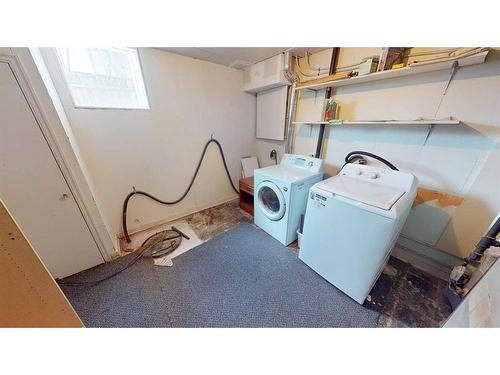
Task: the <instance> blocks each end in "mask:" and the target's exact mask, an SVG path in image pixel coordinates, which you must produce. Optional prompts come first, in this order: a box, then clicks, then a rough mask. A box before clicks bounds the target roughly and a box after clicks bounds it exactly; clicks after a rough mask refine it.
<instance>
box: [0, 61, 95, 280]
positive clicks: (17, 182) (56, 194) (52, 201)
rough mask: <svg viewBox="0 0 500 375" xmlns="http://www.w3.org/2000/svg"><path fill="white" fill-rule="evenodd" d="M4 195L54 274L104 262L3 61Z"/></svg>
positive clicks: (0, 136)
mask: <svg viewBox="0 0 500 375" xmlns="http://www.w3.org/2000/svg"><path fill="white" fill-rule="evenodd" d="M0 199H1V200H2V201H3V203H4V204H5V206H6V207H7V208H8V210H9V211H10V213H11V214H12V216H13V217H14V219H15V220H16V222H17V224H18V225H19V227H20V228H21V229H22V231H23V232H24V234H25V236H26V237H27V239H28V241H29V242H30V243H31V245H32V246H33V248H34V249H35V251H36V252H37V253H38V255H39V256H40V258H41V259H42V261H43V262H44V264H45V266H46V267H47V268H48V269H49V271H50V273H51V274H52V276H54V277H64V276H68V275H71V274H74V273H76V272H79V271H82V270H84V269H87V268H90V267H93V266H95V265H97V264H100V263H103V262H104V259H103V257H102V255H101V253H100V252H99V249H98V247H97V244H96V242H95V240H94V238H93V237H92V234H91V233H90V230H89V228H88V226H87V223H86V222H85V220H84V218H83V216H82V213H81V212H80V209H79V207H78V205H77V204H76V202H75V200H74V197H73V194H72V192H71V190H70V189H69V187H68V184H67V183H66V180H65V179H64V177H63V174H62V172H61V170H60V169H59V166H58V164H57V162H56V160H55V159H54V156H53V154H52V152H51V150H50V148H49V146H48V144H47V141H46V139H45V138H44V135H43V133H42V131H41V129H40V127H39V124H38V122H37V120H36V118H35V117H34V115H33V113H32V111H31V108H30V106H29V104H28V102H27V100H26V98H25V96H24V94H23V92H22V90H21V87H20V86H19V83H18V82H17V80H16V77H15V76H14V74H13V72H12V70H11V68H10V66H9V64H7V63H3V62H2V63H0Z"/></svg>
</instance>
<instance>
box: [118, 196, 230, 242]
mask: <svg viewBox="0 0 500 375" xmlns="http://www.w3.org/2000/svg"><path fill="white" fill-rule="evenodd" d="M236 199H238V196H234V195H233V196H232V197H225V198H222V199H218V200H215V201H212V202H209V203H207V204H205V205H201V206H199V207H196V208H195V209H193V210H188V211H185V212H183V213H180V214H177V215H172V216H168V217H166V218H165V219H162V220H159V221H155V222H152V223H148V224H144V225H141V226H140V227H137V228H134V229H133V230H131V231H129V235H130V236H132V235H133V234H135V233H139V232H142V231H144V230H146V229H150V228H153V227H157V226H160V225H164V224H166V223H170V222H171V221H175V220H179V219H182V218H183V217H186V216H189V215H192V214H194V213H196V212H200V211H203V210H206V209H207V208H212V207H215V206H218V205H221V204H224V203H227V202H231V201H233V200H236ZM123 236H124V234H123V232H119V233H116V242H117V243H118V248H120V245H119V244H120V238H122V237H123Z"/></svg>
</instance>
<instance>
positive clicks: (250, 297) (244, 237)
mask: <svg viewBox="0 0 500 375" xmlns="http://www.w3.org/2000/svg"><path fill="white" fill-rule="evenodd" d="M128 257H130V255H129V256H128ZM128 257H124V258H121V259H119V260H117V261H114V262H111V263H107V264H104V265H100V266H97V267H95V268H92V269H90V270H87V271H84V272H81V273H79V274H77V275H74V276H71V277H69V278H67V279H66V280H68V281H82V280H95V279H99V278H101V277H103V276H105V275H107V274H109V273H111V272H113V270H115V269H119V268H120V267H121V266H122V265H123V264H124V263H126V262H128V261H129V259H128ZM173 261H174V266H173V267H156V266H153V262H152V260H151V258H142V259H141V260H139V261H138V262H137V263H136V264H135V265H133V266H132V267H131V268H129V269H127V270H125V271H124V272H122V273H120V274H118V275H117V276H116V277H114V278H112V279H110V280H108V281H105V282H102V283H100V284H97V285H91V286H77V287H75V286H63V290H64V292H65V294H66V296H67V297H68V298H69V300H70V301H71V303H72V304H73V306H74V307H75V310H76V311H77V312H78V314H79V315H80V317H81V318H82V320H83V322H84V323H85V325H86V326H87V327H375V326H376V324H377V319H378V316H379V314H378V313H377V312H375V311H372V310H369V309H366V308H364V307H363V306H360V305H359V304H357V303H356V302H354V301H353V300H351V299H350V298H349V297H347V296H346V295H345V294H343V293H342V292H340V291H339V290H338V289H336V288H335V287H334V286H332V285H331V284H329V283H328V282H326V281H325V280H324V279H323V278H321V277H320V276H319V275H317V274H316V273H315V272H314V271H313V270H311V269H310V268H309V267H308V266H306V265H305V264H304V263H302V261H300V260H299V259H298V257H297V254H296V253H294V252H293V251H292V250H290V249H287V248H286V247H285V246H283V245H281V244H280V243H279V242H278V241H276V240H274V239H273V238H272V237H270V236H269V235H268V234H267V233H265V232H264V231H262V230H260V229H259V228H257V227H255V226H253V225H252V224H246V223H245V224H240V225H238V226H236V227H234V228H233V229H231V230H229V231H228V232H226V233H224V234H222V235H220V236H218V237H215V238H213V239H212V240H210V241H208V242H206V243H204V244H202V245H200V246H198V247H196V248H194V249H192V250H189V251H188V252H186V253H184V254H182V255H180V256H178V257H176V258H175V259H174V260H173Z"/></svg>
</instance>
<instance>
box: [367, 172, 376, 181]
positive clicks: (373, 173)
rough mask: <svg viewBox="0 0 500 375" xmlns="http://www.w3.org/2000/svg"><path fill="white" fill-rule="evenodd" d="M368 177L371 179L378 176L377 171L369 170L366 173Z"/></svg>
mask: <svg viewBox="0 0 500 375" xmlns="http://www.w3.org/2000/svg"><path fill="white" fill-rule="evenodd" d="M368 177H369V178H371V179H372V180H374V179H376V178H378V173H376V172H370V174H369V175H368Z"/></svg>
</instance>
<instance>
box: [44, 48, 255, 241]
mask: <svg viewBox="0 0 500 375" xmlns="http://www.w3.org/2000/svg"><path fill="white" fill-rule="evenodd" d="M139 54H140V58H141V62H142V68H143V72H144V79H145V84H146V90H147V92H148V96H149V102H150V106H151V109H150V110H111V109H104V110H99V109H78V108H74V107H73V104H72V102H71V97H70V94H69V91H68V89H67V87H66V85H65V84H64V81H63V77H62V74H61V72H60V70H59V66H58V63H57V60H56V58H55V55H54V54H53V51H52V50H51V49H42V55H43V57H44V60H45V63H46V65H47V68H48V71H49V72H50V75H51V77H52V80H53V82H54V85H55V88H56V90H57V92H58V94H59V97H60V99H61V102H62V105H63V107H64V111H65V113H66V116H67V119H68V123H69V125H70V127H71V131H72V137H73V141H74V142H75V143H76V146H77V148H78V154H79V157H80V159H81V161H82V164H84V169H85V171H86V174H87V176H88V178H89V179H90V180H91V185H92V187H93V190H94V193H95V198H96V200H97V201H98V204H99V206H100V208H101V211H102V214H103V216H104V219H105V221H106V224H107V226H108V228H110V231H111V232H112V234H113V235H115V234H117V233H119V232H121V210H122V204H123V200H124V198H125V196H126V195H127V194H128V193H129V192H130V191H132V187H133V186H135V187H136V188H137V189H138V190H144V191H147V192H150V193H151V194H153V195H156V196H158V197H159V198H161V199H164V200H174V199H176V198H178V197H179V196H180V195H181V194H182V193H183V192H184V190H185V188H186V187H187V184H188V183H189V181H190V179H191V176H192V174H193V172H194V169H195V167H196V163H197V162H198V159H199V157H200V155H201V151H202V148H203V146H204V145H205V142H207V140H208V139H210V136H211V134H213V136H214V137H215V138H217V139H218V140H219V141H220V142H221V144H222V146H223V148H224V151H225V153H226V159H227V163H228V167H229V170H230V173H231V176H232V179H233V182H234V183H235V185H237V182H238V179H239V177H240V169H241V168H240V165H241V163H240V159H241V157H243V156H247V155H253V154H255V96H254V95H252V94H247V93H244V92H243V71H240V70H236V69H231V68H228V67H225V66H221V65H216V64H212V63H208V62H204V61H200V60H195V59H192V58H188V57H183V56H179V55H175V54H171V53H168V52H165V51H160V50H155V49H151V48H140V49H139ZM213 146H215V145H213ZM213 146H211V147H210V149H209V151H208V152H207V155H206V159H205V161H204V163H203V165H202V168H201V171H200V174H199V176H198V179H197V181H196V183H195V184H194V186H193V189H192V191H191V193H190V194H189V195H188V197H187V199H186V200H184V201H183V202H181V203H179V204H177V205H174V206H162V205H159V204H157V203H155V202H153V201H151V200H149V199H146V198H143V197H135V198H134V199H133V200H132V201H131V204H130V205H129V216H128V223H129V230H132V231H133V230H134V229H138V228H142V227H145V226H148V225H150V224H152V223H156V222H160V221H164V220H169V219H172V218H176V217H179V216H183V215H186V214H189V213H191V212H195V211H198V210H200V209H202V208H205V207H209V206H212V205H215V204H217V203H220V202H223V201H226V200H228V199H231V198H233V197H235V193H234V192H233V190H232V189H231V187H230V185H229V183H228V181H227V178H226V175H225V172H224V168H223V165H222V161H221V159H220V157H219V154H218V151H217V149H216V147H213Z"/></svg>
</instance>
